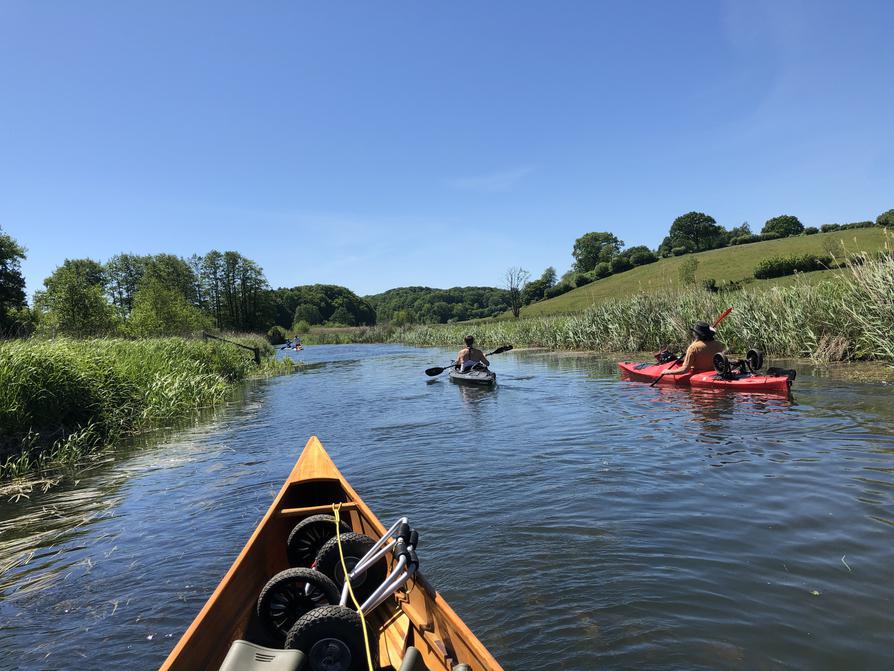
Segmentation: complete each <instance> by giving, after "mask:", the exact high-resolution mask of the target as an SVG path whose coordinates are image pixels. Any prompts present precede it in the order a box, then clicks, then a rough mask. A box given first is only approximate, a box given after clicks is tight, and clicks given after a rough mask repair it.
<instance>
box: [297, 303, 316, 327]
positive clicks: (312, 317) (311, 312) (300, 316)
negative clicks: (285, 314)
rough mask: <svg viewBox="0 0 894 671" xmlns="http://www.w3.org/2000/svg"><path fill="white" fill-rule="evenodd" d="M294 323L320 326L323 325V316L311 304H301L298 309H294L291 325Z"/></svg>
mask: <svg viewBox="0 0 894 671" xmlns="http://www.w3.org/2000/svg"><path fill="white" fill-rule="evenodd" d="M295 322H306V323H308V324H322V323H323V315H321V314H320V309H319V308H318V307H317V306H316V305H313V304H311V303H302V304H301V305H299V306H298V307H296V308H295V312H294V314H293V318H292V323H295Z"/></svg>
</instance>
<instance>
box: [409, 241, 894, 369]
mask: <svg viewBox="0 0 894 671" xmlns="http://www.w3.org/2000/svg"><path fill="white" fill-rule="evenodd" d="M730 306H731V307H732V308H733V312H732V314H731V315H730V316H729V317H728V318H727V319H726V320H725V321H724V322H723V323H722V324H721V326H720V327H719V335H718V337H719V338H720V339H721V340H722V341H723V342H725V343H726V344H727V345H728V346H729V347H730V348H731V349H732V350H733V351H736V352H741V353H744V352H745V351H746V350H747V349H749V348H751V347H757V348H759V349H761V350H763V351H764V352H765V353H766V354H768V355H770V356H777V357H810V358H813V359H814V360H817V361H826V362H828V361H854V360H884V361H889V362H891V361H894V259H892V258H891V256H890V254H886V253H882V254H878V253H876V254H872V255H870V254H860V255H855V256H852V257H850V258H849V259H848V260H847V261H846V264H845V268H844V269H843V270H842V272H839V273H836V274H834V275H830V277H829V279H828V280H827V281H820V282H817V281H815V278H813V277H811V278H809V279H801V280H799V279H798V278H796V279H794V280H791V281H789V282H787V283H786V284H784V285H780V286H776V287H773V288H771V289H755V288H746V289H743V290H737V291H730V292H716V293H715V292H709V291H706V290H704V289H702V288H697V287H696V288H680V287H678V288H675V289H671V290H662V291H643V292H640V293H637V294H633V295H630V296H624V297H621V298H614V299H610V300H605V301H602V302H599V303H596V304H595V305H592V306H591V307H590V308H589V309H587V310H585V311H583V312H580V313H576V314H557V315H549V316H540V317H528V318H524V317H523V318H520V319H516V320H495V321H490V322H476V323H474V324H469V323H456V324H446V325H432V326H416V327H413V328H409V329H404V330H401V331H398V332H396V333H395V334H394V335H393V336H392V339H393V340H398V341H400V342H404V343H406V344H409V345H418V346H441V347H459V346H460V344H461V343H462V338H463V336H464V335H466V334H467V333H471V334H472V335H474V336H475V337H476V339H477V340H478V342H479V343H481V345H482V346H483V347H487V348H491V347H497V346H499V345H502V344H504V343H512V344H514V345H516V346H528V347H547V348H550V349H570V350H589V351H596V352H634V351H649V350H656V349H658V348H660V347H663V346H665V345H669V346H671V347H672V348H676V349H677V350H680V349H682V348H683V347H684V346H685V345H686V344H687V343H688V342H689V339H690V337H689V325H690V324H691V323H692V322H694V321H696V320H706V321H713V320H714V319H715V318H716V317H717V316H719V315H720V314H721V313H722V312H723V311H724V310H725V309H726V308H727V307H730Z"/></svg>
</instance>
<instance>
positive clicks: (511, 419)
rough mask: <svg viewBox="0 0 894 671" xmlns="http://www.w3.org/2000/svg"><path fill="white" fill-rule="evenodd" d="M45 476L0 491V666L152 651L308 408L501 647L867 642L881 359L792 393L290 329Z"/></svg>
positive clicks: (885, 628) (756, 647) (879, 533)
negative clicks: (474, 361) (319, 340)
mask: <svg viewBox="0 0 894 671" xmlns="http://www.w3.org/2000/svg"><path fill="white" fill-rule="evenodd" d="M290 355H291V356H297V358H300V359H301V360H303V361H305V362H306V363H307V364H308V366H307V368H306V369H305V370H304V372H301V373H298V374H295V375H290V376H284V377H278V378H273V379H270V380H263V381H258V382H254V383H251V384H250V385H248V386H247V387H246V388H245V389H244V390H243V391H242V393H241V395H240V398H239V399H237V400H235V401H234V402H233V403H231V404H230V405H228V406H227V407H225V408H223V409H222V410H220V411H218V412H215V413H213V415H212V416H211V417H209V418H206V419H204V420H203V421H201V422H199V423H197V424H195V425H192V426H187V427H182V428H180V429H178V430H167V431H160V432H159V433H158V434H156V435H151V436H148V437H143V438H142V439H141V440H140V441H139V443H138V444H136V445H134V446H133V447H131V448H130V449H125V450H122V451H120V452H118V453H117V454H116V457H115V459H114V460H111V461H109V462H107V463H103V464H100V465H97V466H95V467H94V468H92V469H89V470H86V471H84V472H82V473H80V474H78V476H77V477H75V478H70V479H69V480H67V481H66V482H65V483H64V484H63V485H62V486H59V487H57V488H55V489H51V490H50V491H48V492H46V493H39V492H36V491H35V492H32V493H31V494H30V497H29V498H20V499H19V500H6V501H3V502H2V503H0V668H3V669H94V668H127V669H154V668H157V666H158V665H159V664H160V663H161V661H162V660H163V659H164V658H165V656H166V655H167V653H168V651H169V650H170V649H171V647H172V646H173V645H174V643H175V642H176V640H177V639H178V638H179V636H180V635H181V633H182V632H183V630H184V629H185V628H186V626H187V625H188V624H189V622H190V621H191V620H192V618H193V617H194V616H195V614H196V613H197V612H198V610H199V608H200V607H201V605H202V604H203V603H204V601H205V600H206V598H207V597H208V595H209V593H210V592H211V590H212V589H213V588H214V587H215V586H216V584H217V582H218V581H219V580H220V578H221V576H222V575H223V573H224V572H225V571H226V569H227V568H228V567H229V565H230V563H231V562H232V561H233V559H234V558H235V556H236V554H237V553H238V551H239V550H240V549H241V547H242V545H243V544H244V542H245V541H246V540H247V538H248V536H249V534H250V533H251V531H252V530H253V528H254V527H255V525H256V524H257V522H258V521H259V519H260V517H261V515H262V514H263V513H264V511H265V510H266V508H267V506H268V505H269V503H270V501H271V499H272V497H273V496H274V494H275V493H276V491H277V490H278V489H279V487H280V485H281V484H282V481H283V480H284V478H285V476H286V475H287V474H288V472H289V470H290V469H291V467H292V465H293V464H294V462H295V460H296V459H297V456H298V454H299V452H300V450H301V448H302V447H303V445H304V443H305V442H306V440H307V438H308V437H309V436H310V435H311V434H317V435H318V436H319V437H320V439H321V440H322V441H323V444H324V445H325V446H326V449H327V450H328V451H329V453H330V454H331V456H332V457H333V459H334V461H335V462H336V464H337V465H338V466H339V468H340V469H341V470H342V472H343V473H344V474H345V476H346V477H347V478H348V480H349V481H350V482H351V484H352V485H353V486H354V488H355V489H356V490H357V491H358V492H359V493H360V495H361V496H363V497H364V499H365V500H366V502H367V503H368V504H369V505H370V507H371V508H372V509H373V510H374V511H375V512H376V513H377V514H378V516H379V517H380V518H381V519H383V520H392V519H394V518H396V517H398V516H399V515H401V514H406V515H408V516H409V517H410V518H411V520H412V521H413V523H414V525H415V526H417V527H418V528H419V529H420V530H421V537H422V541H421V544H420V552H419V554H420V564H421V570H422V571H423V572H424V573H425V574H426V576H427V577H428V578H429V580H430V581H431V582H432V583H433V584H434V585H435V586H437V587H438V588H439V589H440V590H441V592H442V593H443V594H444V595H445V597H446V598H447V599H448V601H449V602H450V603H451V605H452V606H453V607H454V609H455V610H456V611H457V612H458V613H459V614H460V616H461V617H463V619H464V620H465V621H466V622H467V623H468V624H469V626H470V627H471V628H472V630H473V631H474V632H475V633H476V634H477V635H478V636H479V638H481V640H482V641H483V642H484V643H485V645H487V646H488V647H489V649H490V650H491V652H492V653H493V654H494V655H495V656H496V657H497V659H499V660H500V661H501V662H502V664H503V665H504V666H505V667H506V668H507V669H519V670H521V669H544V668H550V669H581V670H585V669H596V668H599V669H659V668H660V669H807V668H809V669H885V668H890V666H891V664H892V653H894V562H892V557H891V548H892V547H894V510H892V504H894V387H891V386H884V385H881V384H879V383H872V384H869V383H857V382H844V381H840V380H836V379H833V378H830V377H828V376H823V375H821V374H820V373H819V372H817V371H811V370H810V369H808V368H805V367H804V366H803V365H802V366H801V370H800V371H799V377H798V379H797V381H796V382H795V393H794V395H793V398H792V399H790V400H789V399H783V398H779V397H769V396H747V395H734V394H723V393H720V394H718V393H697V392H695V391H692V390H688V389H669V388H663V387H657V388H650V387H649V386H648V385H646V384H641V383H630V382H621V381H619V380H618V376H617V373H616V368H615V365H614V363H613V362H612V361H610V360H607V359H605V358H600V357H591V356H585V355H569V354H556V353H542V352H513V353H509V354H503V355H500V356H499V357H496V356H495V357H493V360H492V367H493V368H494V369H495V370H496V371H497V372H498V375H499V385H498V387H497V388H496V389H494V390H486V389H484V390H482V389H470V388H466V387H462V386H458V385H453V384H451V383H449V382H448V381H447V379H446V377H441V378H437V379H435V380H429V379H427V378H426V377H425V376H424V375H423V373H422V371H423V369H425V368H427V367H430V366H438V365H444V364H445V363H446V362H447V361H448V360H449V358H450V354H449V353H448V352H446V351H444V350H436V349H427V350H426V349H408V348H404V347H400V346H389V345H342V346H318V347H307V348H306V349H305V350H304V351H303V352H300V353H297V355H295V354H290Z"/></svg>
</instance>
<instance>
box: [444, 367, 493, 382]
mask: <svg viewBox="0 0 894 671" xmlns="http://www.w3.org/2000/svg"><path fill="white" fill-rule="evenodd" d="M447 376H448V377H449V378H450V381H451V382H457V383H460V384H474V385H480V386H485V385H492V384H496V382H497V374H496V373H494V372H492V371H489V370H470V371H469V372H467V373H460V372H459V371H458V370H451V371H450V372H449V373H448V374H447Z"/></svg>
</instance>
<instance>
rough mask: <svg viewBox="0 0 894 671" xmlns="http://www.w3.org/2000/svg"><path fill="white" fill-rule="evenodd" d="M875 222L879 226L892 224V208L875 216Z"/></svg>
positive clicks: (893, 216)
mask: <svg viewBox="0 0 894 671" xmlns="http://www.w3.org/2000/svg"><path fill="white" fill-rule="evenodd" d="M875 223H876V224H878V225H879V226H894V210H888V211H887V212H882V213H881V214H880V215H878V217H876V219H875Z"/></svg>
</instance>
